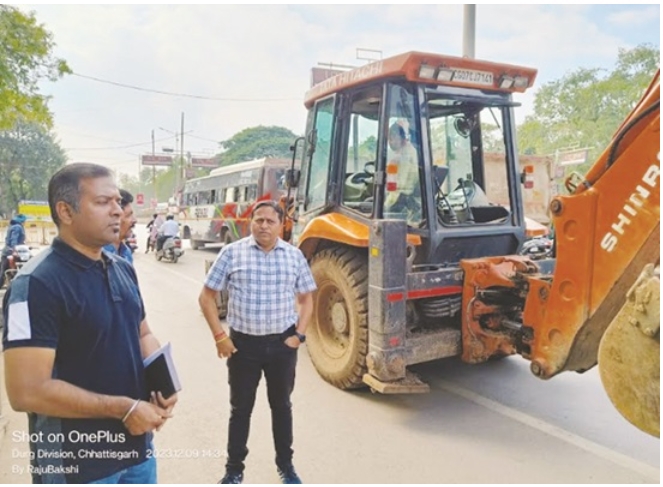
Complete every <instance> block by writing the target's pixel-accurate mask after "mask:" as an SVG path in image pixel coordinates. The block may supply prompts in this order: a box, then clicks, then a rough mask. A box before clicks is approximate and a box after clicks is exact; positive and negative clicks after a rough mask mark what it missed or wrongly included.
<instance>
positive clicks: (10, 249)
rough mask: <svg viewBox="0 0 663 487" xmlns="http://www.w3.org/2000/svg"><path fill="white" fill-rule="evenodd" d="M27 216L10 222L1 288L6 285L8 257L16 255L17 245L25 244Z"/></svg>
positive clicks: (0, 264)
mask: <svg viewBox="0 0 663 487" xmlns="http://www.w3.org/2000/svg"><path fill="white" fill-rule="evenodd" d="M25 220H26V217H25V215H23V214H21V213H19V214H18V215H16V216H15V217H14V218H12V219H11V221H10V222H9V228H8V229H7V235H5V247H4V248H3V249H2V262H1V263H0V287H2V286H4V284H5V271H6V270H7V269H8V268H9V261H8V259H7V258H8V257H9V256H10V255H12V254H13V253H14V249H15V248H16V246H17V245H23V244H24V243H25V228H23V224H24V223H25Z"/></svg>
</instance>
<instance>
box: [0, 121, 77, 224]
mask: <svg viewBox="0 0 663 487" xmlns="http://www.w3.org/2000/svg"><path fill="white" fill-rule="evenodd" d="M66 161H67V157H66V155H65V152H64V150H63V149H62V148H61V147H60V145H59V144H58V143H57V142H56V141H55V138H54V137H53V135H52V134H51V133H50V132H49V131H48V130H46V129H45V128H43V127H42V126H40V125H38V124H36V123H34V122H32V123H29V122H19V123H17V124H16V125H15V126H14V128H13V129H11V130H7V131H4V132H0V211H1V212H2V213H5V214H10V213H11V212H12V211H15V210H16V208H17V205H18V202H19V201H21V200H40V201H46V200H47V199H48V181H49V179H50V177H51V175H52V174H53V173H54V172H55V171H57V170H58V169H60V168H61V167H62V166H64V164H65V163H66Z"/></svg>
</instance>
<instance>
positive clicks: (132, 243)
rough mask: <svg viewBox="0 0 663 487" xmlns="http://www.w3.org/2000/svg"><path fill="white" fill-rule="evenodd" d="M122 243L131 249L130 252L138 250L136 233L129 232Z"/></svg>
mask: <svg viewBox="0 0 663 487" xmlns="http://www.w3.org/2000/svg"><path fill="white" fill-rule="evenodd" d="M124 245H126V246H127V247H129V249H130V250H131V253H132V254H133V253H134V252H135V251H136V250H138V241H137V239H136V234H135V233H133V232H131V234H130V235H129V236H128V237H127V238H126V239H124Z"/></svg>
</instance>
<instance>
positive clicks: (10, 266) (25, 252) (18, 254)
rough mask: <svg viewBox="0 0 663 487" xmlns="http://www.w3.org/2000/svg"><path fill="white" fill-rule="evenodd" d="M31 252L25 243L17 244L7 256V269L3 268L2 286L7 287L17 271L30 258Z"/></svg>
mask: <svg viewBox="0 0 663 487" xmlns="http://www.w3.org/2000/svg"><path fill="white" fill-rule="evenodd" d="M31 258H32V252H31V249H30V247H28V246H27V245H23V244H21V245H17V246H16V247H14V250H13V251H12V253H11V254H10V255H8V256H7V269H5V275H4V283H3V284H4V286H7V287H9V284H10V283H11V282H12V280H13V279H14V277H16V274H18V271H19V270H21V267H23V266H24V265H25V264H26V263H27V262H28V261H29V260H30V259H31Z"/></svg>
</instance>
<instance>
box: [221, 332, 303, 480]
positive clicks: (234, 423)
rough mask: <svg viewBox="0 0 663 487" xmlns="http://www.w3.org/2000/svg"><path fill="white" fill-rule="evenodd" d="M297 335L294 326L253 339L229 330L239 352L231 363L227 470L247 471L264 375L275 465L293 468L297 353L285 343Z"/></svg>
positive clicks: (233, 356)
mask: <svg viewBox="0 0 663 487" xmlns="http://www.w3.org/2000/svg"><path fill="white" fill-rule="evenodd" d="M292 334H294V326H293V327H291V328H290V329H289V330H287V331H286V332H284V333H282V334H278V335H267V336H253V335H246V334H243V333H238V332H236V331H234V330H232V329H231V330H230V337H231V338H232V340H233V343H234V344H235V347H236V348H237V352H235V353H234V354H233V355H232V356H231V357H230V358H229V359H228V383H229V384H230V421H229V425H228V461H227V463H226V470H228V471H232V472H237V473H239V472H243V471H244V460H245V459H246V456H247V455H248V454H249V450H248V448H247V446H246V444H247V441H248V439H249V429H250V423H251V413H252V412H253V405H254V404H255V400H256V392H257V389H258V384H259V383H260V378H261V377H262V374H263V373H264V374H265V381H266V384H267V398H268V400H269V407H270V409H271V411H272V437H273V438H274V449H275V450H276V465H277V466H279V467H281V468H285V467H288V466H290V465H292V455H293V450H292V403H291V402H290V395H291V394H292V391H293V389H294V387H295V368H296V366H297V350H296V349H294V348H291V347H289V346H288V345H286V344H285V343H284V340H285V339H286V338H287V337H288V336H290V335H292Z"/></svg>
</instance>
